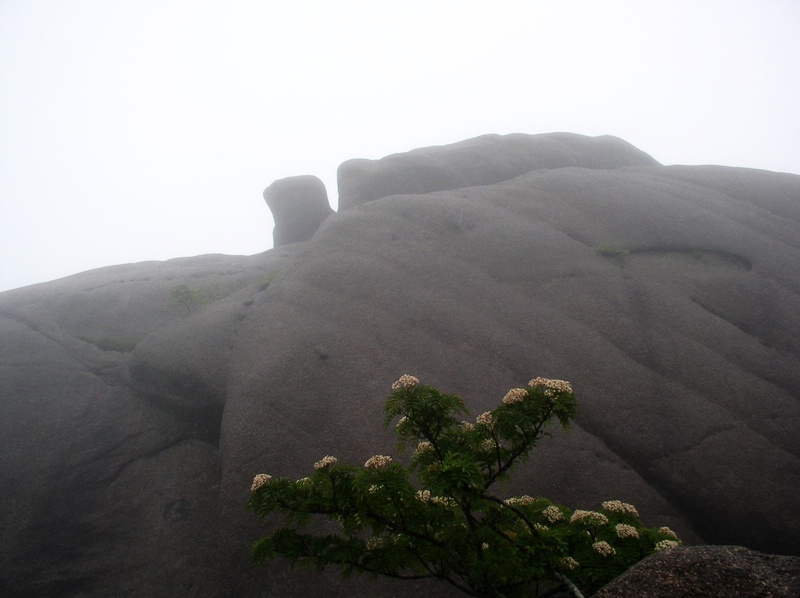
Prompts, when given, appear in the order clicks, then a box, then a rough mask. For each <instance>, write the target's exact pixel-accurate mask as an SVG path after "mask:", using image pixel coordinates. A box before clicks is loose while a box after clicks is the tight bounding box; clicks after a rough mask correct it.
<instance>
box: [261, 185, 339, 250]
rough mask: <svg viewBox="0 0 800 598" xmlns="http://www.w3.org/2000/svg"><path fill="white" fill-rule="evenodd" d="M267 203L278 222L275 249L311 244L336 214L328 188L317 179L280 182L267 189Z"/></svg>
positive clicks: (265, 193)
mask: <svg viewBox="0 0 800 598" xmlns="http://www.w3.org/2000/svg"><path fill="white" fill-rule="evenodd" d="M264 200H265V201H266V202H267V205H268V206H269V209H270V210H272V216H273V218H274V220H275V228H274V230H273V232H272V237H273V243H274V246H275V247H279V246H281V245H286V244H288V243H299V242H301V241H308V240H309V239H310V238H311V235H313V234H314V233H315V232H316V230H317V229H318V228H319V225H320V224H322V221H323V220H325V219H326V218H327V217H328V216H330V215H331V214H332V213H333V210H332V209H331V206H330V204H329V203H328V194H327V192H326V191H325V184H324V183H323V182H322V181H321V180H320V179H318V178H317V177H315V176H311V175H302V176H295V177H289V178H285V179H279V180H277V181H275V182H274V183H272V184H271V185H270V186H269V187H267V188H266V189H264Z"/></svg>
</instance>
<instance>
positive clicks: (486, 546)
mask: <svg viewBox="0 0 800 598" xmlns="http://www.w3.org/2000/svg"><path fill="white" fill-rule="evenodd" d="M481 549H482V550H489V543H488V542H484V543H483V544H481Z"/></svg>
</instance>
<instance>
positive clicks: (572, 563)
mask: <svg viewBox="0 0 800 598" xmlns="http://www.w3.org/2000/svg"><path fill="white" fill-rule="evenodd" d="M561 566H562V567H564V568H565V569H569V570H570V571H572V570H573V569H577V568H578V567H580V563H579V562H578V561H576V560H575V559H573V558H572V557H571V556H565V557H564V558H563V559H561Z"/></svg>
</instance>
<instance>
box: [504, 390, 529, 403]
mask: <svg viewBox="0 0 800 598" xmlns="http://www.w3.org/2000/svg"><path fill="white" fill-rule="evenodd" d="M527 396H528V391H527V390H525V389H524V388H512V389H511V390H509V391H508V392H507V393H506V396H504V397H503V405H513V404H514V403H521V402H522V401H524V400H525V397H527Z"/></svg>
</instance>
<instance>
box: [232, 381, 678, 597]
mask: <svg viewBox="0 0 800 598" xmlns="http://www.w3.org/2000/svg"><path fill="white" fill-rule="evenodd" d="M465 411H466V409H465V406H464V404H463V402H462V401H461V399H459V398H458V397H456V396H455V395H448V394H444V393H441V392H439V391H438V390H436V389H435V388H432V387H429V386H424V385H422V384H420V382H419V380H418V379H417V378H415V377H413V376H409V375H404V376H402V377H401V378H400V379H399V380H398V381H397V382H395V383H394V384H393V385H392V393H391V395H390V396H389V399H388V401H387V402H386V406H385V413H386V418H385V422H384V424H385V425H386V426H387V427H388V426H389V425H390V424H391V423H392V422H393V421H394V419H395V418H399V421H398V422H397V424H396V425H395V428H394V429H395V433H396V434H397V436H398V437H399V439H400V446H401V448H402V447H405V446H410V447H413V448H414V451H413V454H412V455H411V457H410V461H409V464H408V465H403V464H402V463H400V462H399V461H396V460H394V459H392V458H391V457H390V456H388V455H374V456H372V457H370V458H369V459H368V460H367V461H366V462H365V463H364V466H363V467H360V468H359V467H352V466H349V465H345V464H343V463H340V462H339V461H338V460H337V459H336V458H335V457H332V456H330V455H329V456H326V457H324V458H323V459H321V460H320V461H318V462H316V463H315V464H314V472H313V473H312V474H311V476H310V477H305V478H301V479H300V480H297V481H293V480H290V479H288V478H273V477H271V476H268V475H266V474H258V475H257V476H255V478H254V479H253V483H252V486H251V495H250V500H249V502H248V507H249V508H250V509H251V510H252V511H254V512H255V513H256V514H258V515H259V516H260V517H261V518H262V519H263V518H266V517H267V516H269V515H270V514H272V513H280V514H281V515H283V517H284V520H285V521H286V523H287V526H286V527H282V528H278V529H275V530H274V531H272V532H271V533H270V534H268V535H267V536H265V537H263V538H261V539H259V540H257V541H256V542H255V543H254V544H253V547H252V555H253V559H254V560H255V561H256V562H257V563H264V562H265V561H266V560H268V559H272V558H275V557H278V556H282V557H286V558H288V559H289V560H291V561H292V562H299V563H312V564H316V565H319V566H326V565H338V566H340V567H343V568H344V573H345V574H349V573H350V572H352V571H360V572H371V573H374V574H380V575H386V576H389V577H394V578H398V579H421V578H426V577H429V578H438V579H440V580H443V581H446V582H448V583H450V584H451V585H453V586H455V587H457V588H459V589H461V590H463V591H464V592H465V593H467V594H470V595H473V596H532V595H537V593H538V592H544V593H547V592H551V591H553V590H555V589H558V587H566V588H567V589H568V590H569V591H571V592H572V593H573V594H575V595H576V596H581V595H582V594H581V590H583V591H586V592H593V591H595V590H596V589H597V588H599V587H600V586H602V585H604V584H605V583H607V582H608V581H610V580H611V579H613V578H614V577H616V576H617V575H619V574H620V573H622V572H623V571H625V570H626V569H628V568H629V567H630V566H631V565H633V564H634V563H636V562H638V561H639V560H641V559H642V558H644V557H645V556H648V555H649V554H652V553H654V552H656V551H660V550H668V549H670V548H673V547H675V546H678V545H679V540H678V538H677V536H676V535H675V533H674V532H673V531H672V530H670V529H669V528H667V527H661V528H658V529H655V528H652V529H651V528H647V527H645V526H644V525H643V524H642V522H641V521H640V520H639V515H638V512H637V511H636V508H635V507H634V506H633V505H630V504H627V503H624V502H621V501H619V500H609V501H606V502H604V503H602V505H601V506H600V509H599V510H597V511H592V510H584V509H578V510H572V509H569V508H568V507H565V506H563V505H556V504H553V503H552V501H550V500H548V499H546V498H542V497H535V496H529V495H523V496H517V497H508V498H501V497H500V496H498V495H496V494H495V491H494V490H493V487H494V486H495V484H496V482H498V481H501V480H504V479H506V478H507V477H508V476H509V474H510V472H511V470H512V469H513V468H514V466H515V465H516V464H517V463H519V462H520V461H524V460H525V459H527V458H528V456H529V454H530V452H531V450H532V449H533V448H534V447H535V446H536V445H537V443H538V442H539V441H540V440H541V439H542V438H543V437H544V436H545V435H546V434H547V428H548V427H549V426H550V425H551V424H553V423H554V422H558V423H559V424H561V426H562V427H563V428H564V429H566V428H568V427H569V423H570V421H571V420H572V419H573V418H574V417H575V413H576V399H575V395H574V393H573V390H572V387H571V385H570V384H569V382H565V381H563V380H548V379H545V378H535V379H534V380H531V381H530V382H529V383H528V385H527V386H526V387H525V388H515V389H512V390H510V391H509V392H508V393H507V394H506V395H505V397H504V398H503V399H502V401H501V402H500V404H499V406H498V407H497V408H495V409H494V410H492V411H487V412H485V413H482V414H481V415H479V416H478V417H477V418H476V419H475V423H474V424H472V423H470V422H466V421H460V420H459V419H457V418H456V415H458V414H460V413H463V412H465ZM314 515H318V516H322V517H324V518H327V519H329V520H331V521H335V522H337V523H338V524H339V525H340V531H339V533H338V534H333V535H317V534H313V533H303V532H301V531H299V529H300V526H302V525H303V524H306V523H308V522H310V521H311V520H312V516H314Z"/></svg>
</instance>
